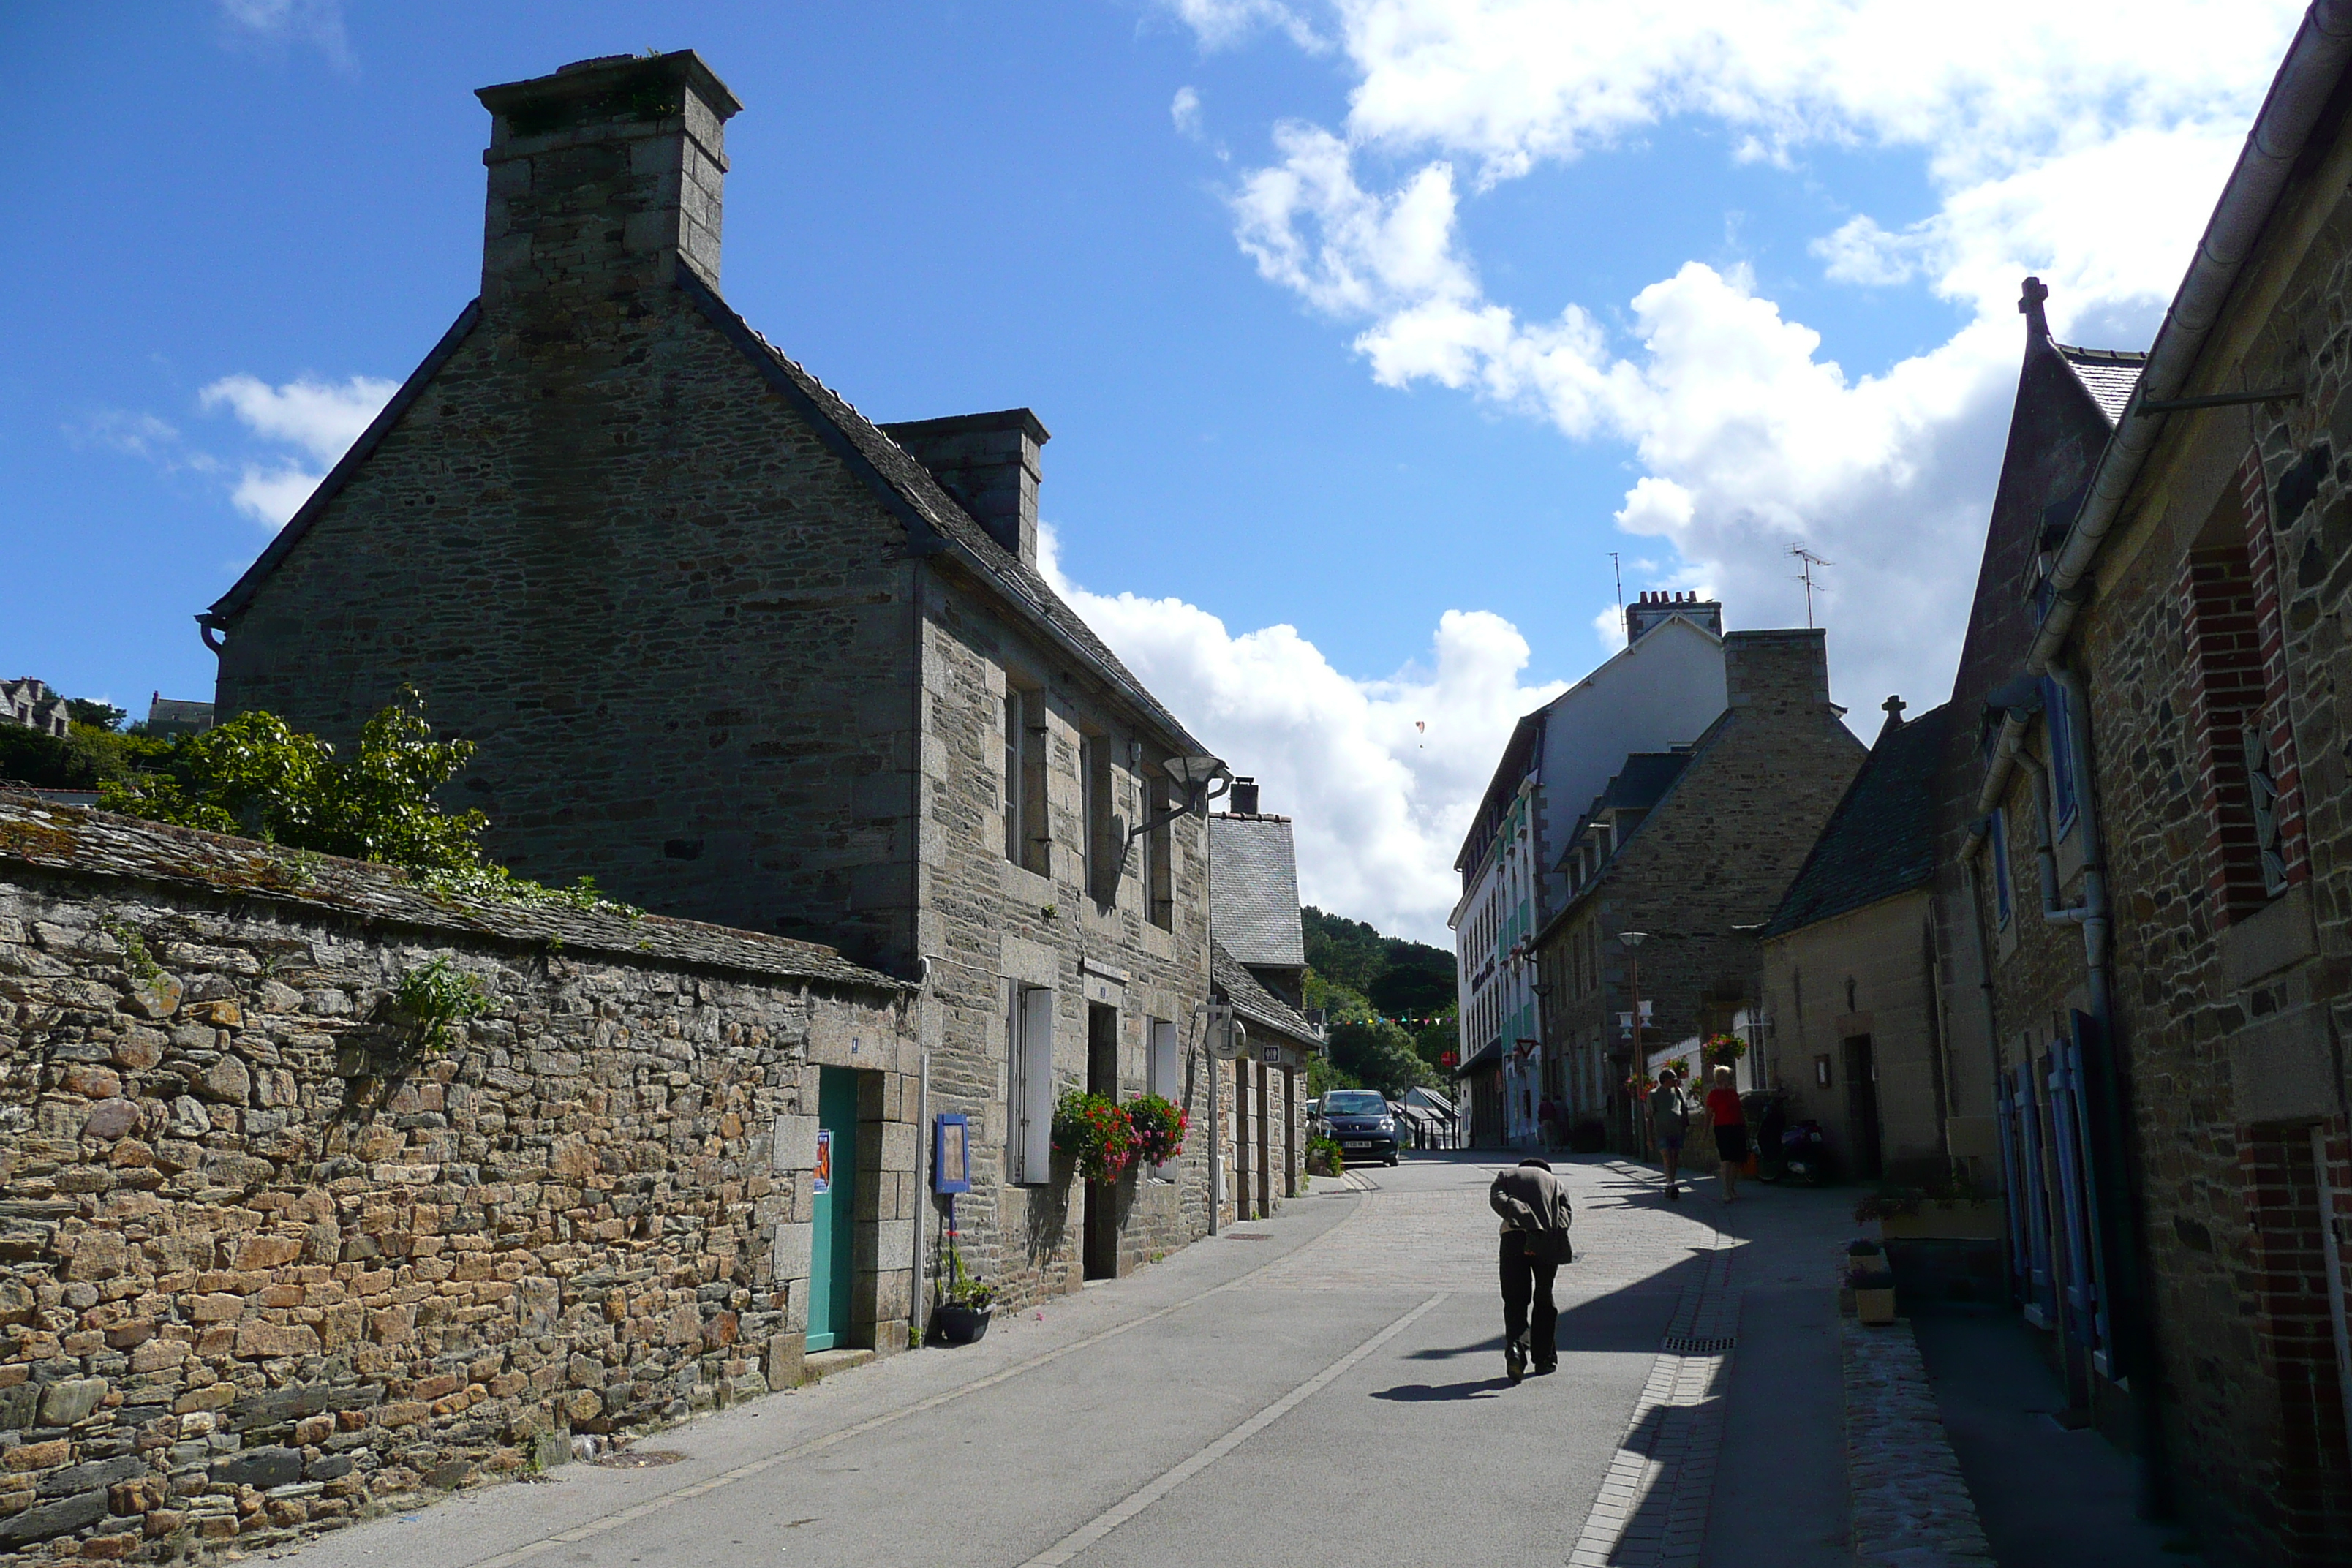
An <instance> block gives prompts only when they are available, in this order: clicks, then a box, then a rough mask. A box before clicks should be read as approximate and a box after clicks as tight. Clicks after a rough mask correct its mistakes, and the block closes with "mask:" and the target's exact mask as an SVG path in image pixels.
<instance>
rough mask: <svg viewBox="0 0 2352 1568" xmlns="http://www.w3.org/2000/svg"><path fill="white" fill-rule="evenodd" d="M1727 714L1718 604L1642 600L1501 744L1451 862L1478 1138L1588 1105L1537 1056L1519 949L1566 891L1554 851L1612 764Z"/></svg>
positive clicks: (1495, 1137)
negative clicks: (1552, 1107) (1565, 685)
mask: <svg viewBox="0 0 2352 1568" xmlns="http://www.w3.org/2000/svg"><path fill="white" fill-rule="evenodd" d="M1723 706H1724V675H1723V606H1722V605H1719V604H1717V603H1716V602H1715V601H1713V600H1709V599H1701V598H1699V597H1698V595H1696V594H1676V593H1665V592H1660V593H1644V594H1643V595H1641V596H1640V597H1639V599H1638V600H1637V601H1636V602H1635V603H1633V604H1631V605H1626V606H1625V647H1624V648H1623V649H1622V650H1621V651H1620V652H1618V653H1616V654H1614V655H1612V657H1611V658H1608V659H1607V660H1605V661H1603V662H1602V664H1601V666H1600V668H1597V669H1595V670H1593V672H1592V673H1591V674H1590V675H1588V676H1586V677H1585V678H1584V679H1582V680H1580V681H1578V682H1577V683H1576V684H1575V685H1574V686H1571V687H1570V688H1569V689H1567V690H1566V691H1564V692H1562V693H1560V695H1559V696H1558V697H1556V698H1554V699H1552V700H1551V701H1549V703H1546V704H1545V705H1544V706H1543V707H1541V708H1538V709H1537V710H1535V711H1534V712H1533V713H1530V714H1528V716H1527V717H1525V718H1523V719H1521V720H1520V721H1518V724H1517V726H1516V727H1515V728H1514V729H1513V731H1512V732H1511V738H1510V740H1509V741H1508V742H1506V743H1505V744H1504V747H1503V754H1502V756H1501V758H1500V759H1499V760H1498V761H1497V762H1496V764H1495V773H1494V776H1493V778H1492V779H1491V780H1490V781H1489V782H1488V784H1487V785H1486V795H1485V797H1484V798H1483V799H1482V800H1481V801H1480V802H1479V805H1478V811H1477V815H1476V816H1475V817H1473V818H1472V820H1471V826H1470V831H1469V833H1468V834H1467V835H1466V836H1465V837H1464V838H1463V841H1462V848H1461V852H1460V853H1459V854H1458V855H1457V856H1456V857H1455V858H1454V869H1455V871H1457V872H1458V873H1460V875H1461V878H1462V897H1461V900H1459V901H1458V902H1457V903H1456V904H1455V905H1454V912H1453V914H1452V916H1451V917H1450V918H1449V920H1448V921H1447V923H1448V924H1449V925H1450V926H1451V927H1452V928H1453V930H1454V968H1455V974H1456V977H1457V978H1456V985H1457V987H1458V1016H1459V1017H1460V1019H1461V1037H1462V1052H1463V1058H1464V1067H1465V1069H1466V1070H1467V1076H1468V1079H1469V1082H1470V1084H1471V1087H1472V1090H1473V1092H1472V1095H1471V1101H1472V1105H1473V1108H1474V1115H1473V1125H1474V1127H1476V1126H1490V1128H1491V1130H1490V1131H1488V1132H1487V1133H1485V1134H1480V1135H1479V1138H1480V1141H1482V1142H1490V1143H1520V1144H1524V1143H1531V1142H1534V1141H1535V1139H1536V1137H1537V1133H1538V1129H1537V1125H1536V1110H1537V1106H1538V1101H1539V1100H1543V1099H1547V1098H1548V1099H1550V1100H1555V1101H1559V1102H1560V1103H1563V1104H1567V1105H1569V1106H1570V1107H1571V1108H1573V1109H1574V1110H1576V1111H1577V1112H1579V1113H1586V1112H1590V1111H1591V1110H1594V1109H1595V1108H1596V1107H1597V1105H1598V1103H1599V1102H1598V1101H1597V1100H1594V1099H1593V1098H1592V1096H1593V1095H1594V1094H1595V1093H1596V1092H1597V1089H1596V1088H1595V1086H1594V1085H1593V1084H1592V1083H1591V1082H1588V1081H1587V1079H1585V1078H1583V1077H1580V1076H1579V1075H1578V1074H1577V1073H1575V1072H1573V1071H1571V1070H1570V1064H1569V1062H1568V1061H1567V1060H1566V1059H1565V1058H1560V1057H1559V1056H1557V1055H1555V1054H1552V1053H1550V1052H1548V1051H1547V1050H1546V1049H1545V1048H1544V1046H1543V1043H1542V1042H1543V1030H1542V1028H1541V1027H1540V1020H1539V1018H1538V1012H1539V1008H1538V1001H1537V994H1536V990H1535V985H1536V977H1535V972H1534V968H1533V966H1532V965H1531V964H1529V963H1528V962H1527V955H1528V952H1529V947H1528V942H1529V940H1530V939H1531V938H1532V937H1533V936H1534V934H1535V932H1536V931H1537V930H1538V928H1539V927H1540V926H1542V925H1543V923H1544V922H1545V921H1548V920H1549V919H1550V918H1551V916H1552V915H1553V914H1554V913H1555V912H1557V911H1558V910H1559V907H1560V905H1561V903H1562V901H1563V900H1566V898H1567V897H1568V896H1569V892H1570V889H1569V888H1568V885H1567V883H1566V882H1565V881H1564V880H1563V879H1561V877H1560V875H1559V866H1560V864H1561V852H1562V849H1563V848H1564V847H1565V846H1566V845H1567V842H1568V839H1569V837H1570V835H1571V834H1573V833H1574V832H1575V831H1576V830H1577V821H1578V814H1579V813H1580V812H1582V811H1583V810H1584V809H1585V806H1586V805H1587V804H1588V803H1590V802H1591V800H1592V798H1593V796H1594V795H1597V794H1599V793H1600V792H1601V789H1602V787H1603V786H1605V785H1606V784H1608V782H1609V779H1610V777H1611V775H1612V773H1615V772H1616V770H1617V765H1618V761H1619V759H1621V758H1622V757H1624V756H1625V755H1626V754H1627V753H1629V752H1663V751H1665V750H1666V749H1667V748H1668V747H1671V746H1686V745H1688V744H1689V743H1690V742H1693V741H1695V740H1696V739H1697V738H1698V735H1699V733H1700V731H1703V730H1705V729H1706V727H1707V726H1708V725H1709V724H1712V723H1714V722H1715V721H1716V720H1717V717H1718V716H1719V715H1721V713H1722V712H1723ZM1472 1064H1475V1067H1474V1066H1473V1065H1472ZM1479 1106H1484V1107H1486V1111H1485V1112H1483V1113H1480V1112H1477V1111H1476V1109H1475V1108H1476V1107H1479ZM1481 1114H1483V1115H1484V1116H1485V1117H1486V1121H1480V1120H1479V1116H1480V1115H1481Z"/></svg>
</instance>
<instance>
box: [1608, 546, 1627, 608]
mask: <svg viewBox="0 0 2352 1568" xmlns="http://www.w3.org/2000/svg"><path fill="white" fill-rule="evenodd" d="M1609 568H1610V570H1611V571H1612V572H1614V573H1616V574H1617V618H1618V619H1619V620H1621V621H1622V620H1623V619H1624V618H1625V562H1624V558H1623V557H1622V556H1620V555H1619V554H1618V553H1617V552H1615V551H1613V550H1612V551H1611V552H1609Z"/></svg>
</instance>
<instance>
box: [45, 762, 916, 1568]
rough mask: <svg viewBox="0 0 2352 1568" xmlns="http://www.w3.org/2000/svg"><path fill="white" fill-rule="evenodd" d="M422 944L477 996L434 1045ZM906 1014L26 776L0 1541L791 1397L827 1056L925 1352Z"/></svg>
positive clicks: (836, 985)
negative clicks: (856, 1076)
mask: <svg viewBox="0 0 2352 1568" xmlns="http://www.w3.org/2000/svg"><path fill="white" fill-rule="evenodd" d="M432 963H441V964H444V965H446V966H448V967H449V968H451V969H454V970H455V971H457V972H460V973H464V974H466V975H469V976H472V977H473V978H474V981H475V982H476V984H477V985H478V994H479V996H480V998H481V1004H482V1011H481V1012H480V1014H479V1016H473V1017H470V1018H464V1019H460V1020H458V1021H457V1022H456V1023H455V1024H453V1025H452V1026H450V1028H449V1031H448V1033H447V1035H446V1038H445V1039H444V1040H443V1041H441V1042H440V1043H438V1044H437V1045H436V1044H435V1043H433V1042H432V1041H431V1040H430V1039H429V1038H428V1037H427V1036H426V1034H425V1031H424V1030H423V1029H422V1028H421V1027H420V1026H419V1025H418V1024H417V1023H416V1021H415V1020H414V1019H412V1018H410V1017H409V1016H406V1015H405V1014H404V1013H403V1012H402V1011H401V1010H400V1009H399V1007H398V1006H397V1005H396V1004H395V1003H394V1000H393V998H394V994H395V992H396V989H397V987H398V986H399V984H400V982H401V980H402V977H403V976H404V975H407V974H411V973H415V972H416V971H418V970H419V969H420V968H423V967H425V966H426V965H429V964H432ZM909 996H910V993H909V990H908V988H907V987H904V986H901V985H899V984H897V983H895V982H893V981H891V980H889V979H887V977H885V976H882V975H879V974H876V973H871V972H868V971H862V970H859V969H857V968H856V966H854V965H850V964H847V963H844V962H843V961H841V960H840V959H839V958H838V957H837V955H835V954H833V953H832V952H828V951H827V950H824V949H820V948H814V947H809V946H806V945H804V944H800V943H794V942H784V941H781V940H778V939H773V938H763V937H760V936H755V935H750V934H748V933H742V932H736V931H724V930H720V929H718V928H713V927H706V926H697V925H693V924H689V923H688V922H683V921H667V920H660V919H656V918H648V919H643V920H630V919H627V918H625V917H623V916H619V915H614V914H585V913H581V912H577V911H572V910H558V911H540V910H514V909H512V908H510V907H507V906H490V905H478V904H457V903H451V902H446V901H442V900H434V899H430V898H427V897H425V896H424V895H423V894H421V893H419V892H418V891H417V890H416V889H413V888H411V887H409V886H408V885H406V884H405V882H404V880H402V879H400V878H399V877H398V874H397V873H392V872H388V871H385V870H384V869H383V868H374V867H365V866H360V865H357V864H355V863H352V862H346V861H336V860H330V859H324V858H318V857H301V856H293V855H289V854H286V853H284V852H280V851H275V850H271V849H269V848H268V847H264V846H258V845H252V844H247V843H243V842H242V841H238V840H234V839H226V838H220V837H215V836H211V835H202V834H189V833H181V832H177V831H175V830H170V829H162V828H157V827H154V826H151V825H146V824H138V823H132V822H130V821H127V820H126V819H122V818H117V817H110V816H104V815H103V814H100V813H95V812H84V811H78V810H75V809H73V808H69V807H60V806H44V805H40V804H38V803H37V802H36V801H33V800H31V799H29V798H28V797H23V796H0V1180H4V1181H5V1196H0V1450H5V1454H4V1455H0V1551H6V1552H21V1553H26V1554H31V1555H47V1556H57V1555H74V1554H79V1555H82V1556H90V1557H133V1558H138V1559H141V1560H162V1559H163V1558H166V1557H171V1556H175V1555H178V1554H181V1553H184V1552H188V1551H190V1550H194V1549H201V1548H206V1547H209V1546H212V1545H215V1544H225V1543H229V1542H235V1543H236V1544H237V1545H238V1546H240V1547H241V1548H245V1549H251V1548H253V1547H256V1546H264V1545H268V1544H270V1543H272V1542H278V1541H279V1540H282V1539H284V1538H286V1537H287V1536H289V1534H291V1533H295V1532H299V1531H306V1530H310V1529H315V1528H318V1527H320V1526H323V1525H331V1524H336V1523H341V1522H345V1521H350V1520H352V1519H353V1518H356V1517H359V1516H361V1515H362V1514H364V1513H366V1512H367V1511H369V1510H373V1509H377V1508H381V1507H382V1506H383V1505H385V1504H386V1503H387V1502H390V1501H393V1500H398V1499H401V1498H404V1497H407V1496H410V1495H413V1494H415V1493H417V1492H419V1491H422V1490H425V1489H449V1488H455V1487H460V1486H464V1485H467V1484H468V1483H469V1482H471V1481H473V1480H475V1479H480V1478H485V1477H489V1476H495V1475H500V1474H512V1473H515V1472H517V1471H520V1470H523V1469H527V1468H534V1467H537V1466H541V1465H546V1464H550V1463H555V1462H560V1461H561V1460H562V1459H564V1458H568V1457H569V1456H570V1452H571V1450H570V1435H571V1434H574V1433H612V1432H619V1431H626V1430H636V1429H642V1428H645V1427H647V1426H653V1425H656V1424H659V1423H661V1422H665V1421H669V1420H673V1419H676V1418H677V1417H680V1416H683V1415H688V1414H689V1413H691V1412H694V1411H697V1410H701V1409H707V1408H709V1407H711V1406H713V1405H724V1404H727V1403H729V1402H730V1401H733V1400H738V1399H741V1398H744V1397H747V1396H749V1395H752V1394H761V1393H764V1392H766V1391H768V1390H769V1389H770V1388H772V1387H774V1386H780V1385H784V1384H791V1383H793V1382H796V1381H798V1379H799V1376H800V1373H801V1347H802V1343H803V1334H804V1330H805V1325H806V1311H807V1304H806V1300H805V1295H806V1291H805V1285H806V1276H807V1270H808V1251H809V1249H808V1247H807V1232H808V1229H809V1226H808V1221H809V1219H810V1217H811V1214H812V1208H811V1205H812V1202H813V1194H812V1192H811V1189H810V1187H809V1185H808V1183H807V1171H806V1167H807V1165H808V1163H809V1162H808V1160H807V1159H806V1158H805V1155H804V1154H803V1152H802V1151H803V1147H804V1146H805V1145H808V1144H810V1143H812V1142H813V1140H812V1139H810V1138H809V1137H807V1136H806V1132H807V1130H808V1129H809V1128H810V1127H812V1126H813V1125H814V1121H813V1118H814V1111H815V1110H816V1099H817V1074H818V1071H819V1068H820V1067H821V1066H828V1065H829V1066H847V1067H855V1068H863V1069H866V1072H865V1078H866V1080H868V1081H866V1082H865V1083H864V1084H863V1085H862V1087H863V1088H864V1089H866V1090H867V1092H866V1093H865V1094H864V1095H863V1096H862V1099H863V1100H864V1101H865V1105H864V1107H863V1108H862V1120H865V1121H870V1122H871V1123H872V1125H871V1126H870V1127H861V1132H862V1133H866V1134H868V1135H866V1136H861V1138H860V1140H859V1148H860V1154H861V1163H863V1164H865V1165H866V1166H867V1167H869V1169H868V1170H866V1171H865V1172H862V1173H861V1175H863V1176H865V1177H866V1178H867V1179H866V1180H865V1181H864V1182H862V1183H861V1190H863V1191H866V1192H872V1193H874V1194H877V1205H875V1211H876V1212H875V1213H873V1214H868V1213H860V1214H859V1215H858V1216H857V1219H858V1223H859V1244H860V1245H859V1252H860V1266H859V1268H858V1269H857V1273H856V1300H857V1304H858V1315H859V1318H860V1320H861V1323H862V1325H863V1330H862V1331H863V1332H865V1333H866V1335H867V1336H868V1337H869V1342H874V1343H877V1344H878V1345H879V1346H880V1347H881V1348H884V1349H888V1348H892V1347H893V1346H894V1345H895V1344H897V1343H903V1342H904V1338H905V1332H906V1323H905V1314H906V1311H907V1305H906V1303H907V1300H908V1294H909V1273H908V1270H909V1267H910V1265H911V1263H912V1247H913V1243H914V1237H913V1235H912V1232H911V1230H910V1228H909V1226H908V1222H907V1221H905V1220H903V1219H902V1220H900V1221H899V1222H898V1224H896V1225H885V1224H882V1223H880V1222H879V1220H878V1218H877V1215H878V1214H879V1213H880V1212H881V1211H882V1209H883V1208H884V1207H885V1206H886V1205H887V1207H888V1208H890V1209H892V1210H895V1211H898V1212H904V1213H911V1212H912V1209H913V1206H914V1204H915V1201H916V1200H915V1195H914V1192H913V1181H914V1174H913V1169H912V1163H911V1153H912V1145H913V1142H914V1139H913V1128H912V1127H911V1126H909V1125H907V1124H906V1123H908V1121H911V1118H912V1115H913V1110H912V1103H913V1100H914V1094H913V1080H912V1079H911V1078H909V1077H908V1076H907V1073H908V1069H909V1068H912V1067H913V1066H914V1065H915V1058H916V1040H915V1031H914V1027H913V1022H912V1011H911V1006H910V1003H909ZM894 1314H895V1319H896V1321H891V1320H892V1319H893V1317H894Z"/></svg>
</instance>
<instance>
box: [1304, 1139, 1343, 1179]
mask: <svg viewBox="0 0 2352 1568" xmlns="http://www.w3.org/2000/svg"><path fill="white" fill-rule="evenodd" d="M1347 1173H1348V1159H1347V1156H1346V1155H1344V1154H1342V1153H1340V1152H1339V1141H1338V1140H1337V1139H1332V1138H1309V1139H1308V1140H1307V1174H1308V1175H1310V1176H1344V1175H1346V1174H1347Z"/></svg>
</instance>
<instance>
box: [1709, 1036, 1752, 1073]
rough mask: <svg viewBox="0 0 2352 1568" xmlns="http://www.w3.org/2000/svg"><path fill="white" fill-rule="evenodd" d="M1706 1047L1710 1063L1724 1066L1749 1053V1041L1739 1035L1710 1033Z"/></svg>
mask: <svg viewBox="0 0 2352 1568" xmlns="http://www.w3.org/2000/svg"><path fill="white" fill-rule="evenodd" d="M1705 1049H1706V1059H1707V1060H1708V1061H1709V1062H1710V1063H1712V1064H1714V1065H1715V1066H1717V1067H1724V1066H1728V1065H1729V1064H1730V1063H1733V1062H1736V1061H1738V1059H1739V1058H1742V1057H1744V1056H1746V1055H1747V1054H1748V1042H1747V1041H1746V1040H1743V1039H1741V1038H1740V1037H1738V1035H1709V1036H1708V1037H1706V1047H1705Z"/></svg>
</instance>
